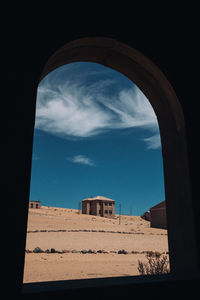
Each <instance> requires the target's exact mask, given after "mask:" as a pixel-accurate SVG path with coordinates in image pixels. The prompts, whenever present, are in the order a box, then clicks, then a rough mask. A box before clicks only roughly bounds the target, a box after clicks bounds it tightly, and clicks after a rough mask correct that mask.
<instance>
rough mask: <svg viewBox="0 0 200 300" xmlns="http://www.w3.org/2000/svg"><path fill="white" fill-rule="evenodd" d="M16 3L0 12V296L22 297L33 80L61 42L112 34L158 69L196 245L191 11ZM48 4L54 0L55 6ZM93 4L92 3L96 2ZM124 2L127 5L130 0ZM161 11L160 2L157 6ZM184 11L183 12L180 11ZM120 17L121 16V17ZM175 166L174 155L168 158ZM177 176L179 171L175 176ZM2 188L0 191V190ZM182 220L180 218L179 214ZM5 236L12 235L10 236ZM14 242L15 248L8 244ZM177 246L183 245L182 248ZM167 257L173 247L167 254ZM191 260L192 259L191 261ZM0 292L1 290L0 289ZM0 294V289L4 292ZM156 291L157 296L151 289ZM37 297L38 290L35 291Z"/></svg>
mask: <svg viewBox="0 0 200 300" xmlns="http://www.w3.org/2000/svg"><path fill="white" fill-rule="evenodd" d="M19 5H20V4H18V3H16V4H13V5H12V6H11V7H9V9H8V10H6V11H4V12H3V14H4V17H5V18H3V21H4V22H3V26H2V31H3V34H2V36H1V50H3V53H2V55H1V65H2V66H1V75H2V81H1V83H2V89H3V96H2V97H1V104H2V107H1V111H2V118H1V119H2V121H3V122H4V123H3V124H4V126H3V134H4V135H3V136H2V148H3V150H4V149H5V154H3V163H5V172H4V174H3V177H4V178H3V180H4V184H3V188H4V189H5V191H4V195H6V200H5V199H4V203H3V206H4V207H3V208H2V209H4V212H5V213H4V216H5V220H6V221H5V223H4V232H3V233H4V236H5V242H4V243H5V244H6V251H4V255H5V257H4V264H5V272H4V273H3V274H4V279H5V281H6V284H5V285H3V287H4V289H5V291H4V292H6V294H7V297H6V296H5V299H9V297H10V298H11V299H13V297H11V296H13V295H15V297H18V296H19V297H22V295H21V287H22V280H23V277H22V276H23V264H24V249H25V237H26V226H27V212H28V200H29V188H30V186H29V183H30V174H31V155H32V142H33V129H34V115H35V100H36V92H37V85H38V83H39V80H40V76H41V74H42V72H43V69H44V66H45V64H46V62H47V61H48V59H49V57H50V56H51V55H53V54H54V53H55V51H57V50H58V49H59V48H60V47H61V46H63V45H65V44H66V43H68V42H70V41H72V40H75V39H78V38H81V37H91V36H100V37H108V38H113V39H116V40H119V41H120V42H123V43H125V44H127V45H129V46H130V47H133V48H135V49H137V50H139V51H140V52H141V53H143V54H144V55H145V56H146V57H148V58H149V59H150V60H152V61H153V62H154V63H155V64H156V65H157V66H158V68H159V69H160V70H161V71H162V72H163V73H164V74H165V76H166V77H167V79H168V80H169V82H170V83H171V85H172V86H173V88H174V90H175V93H176V95H177V97H178V99H179V101H180V104H181V107H182V110H183V113H184V119H185V127H186V140H187V151H188V162H189V172H190V183H191V191H192V201H191V209H192V211H193V212H194V218H193V220H192V222H194V225H195V229H194V236H195V240H196V244H197V246H196V247H197V249H196V250H197V251H199V233H200V228H199V213H200V202H199V180H198V176H197V175H196V174H198V173H197V171H198V167H197V161H198V158H199V150H198V147H199V146H198V145H197V143H198V135H199V130H198V129H199V112H198V99H199V88H198V86H199V75H198V74H199V71H198V70H199V66H198V64H199V53H200V52H199V49H198V47H199V46H198V43H199V42H198V37H199V31H198V27H199V26H198V18H197V16H195V9H193V10H192V14H191V12H190V10H189V8H188V9H187V10H186V11H185V14H183V10H181V9H180V10H179V12H178V13H174V14H173V10H171V11H170V14H166V15H164V13H163V10H162V9H161V10H160V12H155V13H154V14H152V13H151V11H150V10H148V9H147V10H146V11H144V10H142V11H139V12H138V13H137V11H136V10H134V9H132V8H131V14H130V15H128V13H129V9H130V7H129V8H128V7H127V9H126V12H125V15H124V14H123V12H122V11H120V14H119V15H116V13H115V11H114V9H113V12H112V14H106V12H105V11H104V13H105V15H104V14H102V13H100V14H99V15H98V8H97V7H96V5H95V7H96V9H95V10H94V12H90V11H87V14H84V13H83V11H81V10H80V9H79V11H78V10H76V9H75V10H71V9H70V8H69V7H68V8H66V9H63V10H62V9H60V10H59V11H56V7H52V10H51V12H50V8H49V7H45V9H44V10H42V8H41V7H40V5H39V6H37V7H36V6H35V7H31V5H30V7H29V9H25V8H24V7H20V6H19ZM55 6H56V5H55ZM97 6H99V5H97ZM131 6H132V5H131ZM163 9H164V8H163ZM186 12H187V14H186ZM124 16H125V18H123V17H124ZM173 159H174V166H175V168H176V158H175V157H174V158H173ZM179 180H180V182H181V180H182V178H181V176H180V178H179ZM2 193H3V192H2ZM182 221H183V222H185V220H184V219H183V220H182ZM11 235H12V238H11ZM16 245H17V246H16ZM182 251H184V249H182ZM172 255H173V253H172ZM198 263H199V262H198V261H197V264H198ZM189 283H190V284H192V289H193V292H194V291H195V288H196V289H197V288H198V280H197V279H194V280H190V282H188V281H187V278H186V277H184V278H183V279H182V280H181V279H180V280H179V281H176V282H163V283H156V282H153V283H152V284H150V283H147V284H146V283H145V281H144V284H141V283H140V284H139V285H137V284H136V285H134V286H133V285H131V284H128V285H125V284H124V285H122V286H118V287H113V288H112V283H110V287H105V288H96V290H95V293H96V294H98V295H101V296H102V295H104V296H105V297H106V296H108V295H109V293H110V295H112V296H114V295H117V294H118V293H119V292H120V290H121V289H123V290H124V291H126V293H127V292H128V293H132V294H133V293H136V292H138V293H139V294H140V295H141V298H140V299H146V296H145V292H147V291H148V295H151V294H153V295H154V299H155V297H157V296H156V295H155V293H154V292H153V291H155V289H158V288H159V287H160V288H162V289H164V290H165V295H163V297H166V299H167V297H169V296H170V295H171V294H172V291H173V292H175V291H178V292H179V296H181V297H182V298H183V297H184V296H185V297H186V296H187V295H188V294H187V292H188V293H189V292H190V289H189ZM2 293H3V291H2ZM85 294H86V295H87V296H88V297H90V296H91V295H94V288H93V289H89V290H87V289H86V290H85ZM4 295H5V294H4ZM72 295H82V296H84V292H83V291H80V290H79V289H77V290H76V292H75V291H74V292H73V291H71V292H69V291H68V292H64V291H63V292H58V293H57V292H53V293H51V294H48V293H46V294H45V293H44V294H42V295H41V299H51V297H52V298H54V299H55V297H56V299H66V297H68V296H72ZM158 295H159V294H158ZM34 297H35V296H34V295H33V296H31V294H30V295H28V296H27V295H26V296H23V298H26V299H31V298H34ZM37 299H40V295H38V296H37Z"/></svg>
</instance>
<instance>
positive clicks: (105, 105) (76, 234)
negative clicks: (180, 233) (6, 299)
mask: <svg viewBox="0 0 200 300" xmlns="http://www.w3.org/2000/svg"><path fill="white" fill-rule="evenodd" d="M34 133H35V134H34V147H33V160H32V176H31V193H30V199H36V198H37V197H38V196H39V197H40V199H41V205H42V206H41V208H40V212H39V213H38V210H37V211H36V210H34V209H32V207H31V208H30V209H29V218H28V228H27V243H26V250H27V254H26V258H25V272H24V282H36V281H54V280H64V279H82V278H100V277H113V276H117V277H119V276H124V274H126V275H127V276H134V275H140V274H143V273H144V274H145V273H147V274H148V272H147V271H148V268H147V270H145V266H146V263H148V260H147V258H146V256H148V258H150V257H151V259H155V260H156V261H161V260H162V259H163V257H164V258H166V259H167V260H169V259H168V239H167V221H166V208H165V201H164V200H165V192H164V178H163V162H162V152H161V141H160V133H159V126H158V121H157V118H156V115H155V113H154V111H153V108H152V106H151V104H150V103H149V101H148V99H147V98H146V97H145V95H144V94H143V93H142V91H141V90H140V89H139V88H138V87H137V86H136V85H135V84H134V83H133V82H132V81H131V80H129V79H128V78H127V77H126V76H124V75H123V74H121V73H119V72H117V71H114V70H112V69H110V68H108V67H105V66H103V65H100V64H97V63H91V62H76V63H70V64H67V65H64V66H62V67H60V68H57V69H55V70H54V71H52V72H51V73H49V74H48V75H47V76H46V77H45V78H44V79H43V80H42V81H41V82H40V84H39V86H38V93H37V104H36V120H35V132H34ZM90 195H96V196H90ZM99 195H100V196H99ZM80 201H81V202H82V205H81V206H80V204H79V203H80ZM77 239H78V242H77ZM36 253H37V255H36ZM52 253H53V254H54V255H53V258H52V255H50V254H52ZM105 253H106V254H107V255H101V254H105ZM83 254H84V255H83ZM91 254H96V255H91ZM119 254H126V255H119ZM155 255H156V256H155ZM39 256H41V257H40V260H38V257H39ZM116 260H117V263H116ZM138 261H139V262H138ZM61 265H62V268H61V267H60V266H61ZM33 266H34V268H33ZM142 266H143V267H144V269H142ZM165 267H166V269H165V270H164V269H163V270H160V272H161V273H163V272H166V271H169V263H167V262H166V264H165ZM51 269H52V270H54V271H53V272H48V270H51ZM30 270H31V271H30ZM66 270H67V271H66ZM151 272H152V273H153V272H155V273H156V272H158V270H151Z"/></svg>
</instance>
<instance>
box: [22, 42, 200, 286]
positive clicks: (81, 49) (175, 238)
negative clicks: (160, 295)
mask: <svg viewBox="0 0 200 300" xmlns="http://www.w3.org/2000/svg"><path fill="white" fill-rule="evenodd" d="M78 62H82V63H83V62H87V63H97V64H100V65H102V66H105V67H109V68H111V69H113V70H115V71H118V72H120V73H121V74H123V75H125V76H126V77H128V78H129V79H130V80H131V81H132V83H134V84H135V85H136V86H137V87H138V88H139V89H140V91H141V92H142V93H143V94H144V95H145V97H146V98H147V99H148V100H149V102H150V104H151V105H152V107H153V110H154V112H155V114H156V117H157V120H158V124H159V130H160V137H161V144H162V158H163V170H164V186H163V191H164V189H165V199H161V201H162V200H165V201H163V202H161V203H155V205H154V206H153V207H151V208H152V209H151V210H150V215H151V214H152V215H154V217H155V216H156V215H157V213H158V211H159V210H160V213H159V215H160V216H161V215H162V216H163V212H165V211H166V216H167V220H166V224H167V230H168V242H169V245H168V246H169V258H170V275H172V276H173V278H174V276H175V277H176V278H180V277H182V276H186V277H188V278H191V277H195V276H196V274H198V266H197V253H196V246H195V237H194V228H193V221H192V220H193V212H192V206H191V192H190V180H189V170H188V161H187V147H186V139H185V123H184V117H183V112H182V109H181V106H180V104H179V101H178V99H177V97H176V94H175V92H174V90H173V88H172V86H171V85H170V83H169V82H168V80H167V79H166V78H165V76H164V75H163V73H162V72H161V71H160V70H159V69H158V68H157V67H156V66H155V65H154V64H153V63H152V62H151V61H150V60H149V59H148V58H146V57H144V56H143V55H142V54H141V53H140V52H138V51H137V50H135V49H134V48H132V47H129V46H127V45H125V44H123V43H120V42H118V41H116V40H113V39H108V38H83V39H78V40H75V41H72V42H70V43H68V44H66V45H64V46H63V47H62V48H60V49H59V50H58V51H57V52H56V53H54V54H53V55H52V57H50V59H49V60H48V62H47V64H46V66H45V67H44V70H43V72H42V75H41V78H40V80H41V83H42V80H43V79H44V80H45V79H46V75H47V74H50V75H51V74H52V73H51V72H52V71H54V70H56V69H57V68H59V67H62V66H63V68H64V65H68V66H70V64H71V63H78ZM71 65H72V64H71ZM57 88H58V90H59V87H57ZM58 90H57V91H56V92H58ZM74 93H75V94H76V95H77V94H78V90H77V91H75V92H74ZM52 96H53V95H52ZM111 96H112V95H111ZM90 101H91V99H89V100H88V99H87V98H86V99H85V103H87V102H88V103H90ZM72 102H73V101H72ZM109 103H110V102H109ZM53 104H54V103H53V102H52V103H50V104H49V105H48V106H46V107H45V106H43V107H41V108H42V110H41V111H40V117H41V118H42V116H44V115H45V112H46V111H47V110H49V109H51V108H53V107H54V108H55V110H56V111H57V112H59V115H60V117H62V114H63V113H64V111H65V110H64V108H63V109H62V101H60V102H59V105H57V106H54V105H53ZM110 105H111V106H112V102H111V103H110ZM92 107H93V109H94V104H93V103H92ZM103 107H105V103H103V102H102V103H101V108H102V109H103ZM123 107H124V106H123ZM109 109H110V110H112V112H113V113H114V112H115V113H117V112H118V114H119V115H120V116H121V120H122V119H123V118H124V119H123V121H125V123H126V124H127V122H129V121H130V119H131V118H130V116H128V118H127V114H126V112H124V111H123V109H122V108H121V107H120V106H118V107H115V109H113V107H112V109H111V108H109ZM55 110H54V109H52V110H50V111H51V114H52V115H53V114H54V111H55ZM72 112H73V110H72ZM93 112H95V110H94V111H93V110H92V113H91V114H90V115H89V116H88V120H91V116H92V115H93ZM70 117H71V121H72V123H73V124H74V123H76V122H75V121H76V120H74V119H73V113H71V115H70ZM115 117H116V116H115ZM114 119H115V118H114ZM80 120H81V119H79V121H80ZM92 120H93V119H92ZM112 120H113V119H112ZM43 121H44V119H43V120H42V119H40V122H39V124H40V126H41V125H42V124H43V125H45V126H46V129H48V130H53V131H54V133H56V134H61V135H62V136H63V135H65V134H66V132H65V133H64V134H63V132H62V130H61V127H62V126H61V127H59V126H55V125H56V122H54V123H51V122H50V123H48V121H47V122H46V121H45V122H43ZM54 121H56V120H54ZM62 121H63V122H65V121H66V120H65V119H63V120H62ZM95 121H98V122H97V123H96V125H98V126H99V124H100V125H102V124H103V126H102V127H101V126H100V129H99V131H98V126H96V127H94V128H93V130H91V131H90V126H89V124H91V122H88V128H87V130H86V127H85V126H82V134H83V133H85V134H86V133H88V132H92V133H95V132H98V133H99V135H100V136H99V138H98V139H99V140H100V138H102V137H101V134H102V130H103V132H104V133H105V132H106V131H107V133H108V135H109V130H110V128H105V127H104V125H105V124H106V125H107V126H110V118H108V119H106V122H105V123H104V122H103V123H102V122H101V118H100V119H98V118H97V119H96V118H95ZM140 121H142V120H141V119H140ZM37 122H38V120H36V126H38V123H37ZM63 122H61V123H59V124H60V125H63ZM93 122H94V120H93ZM52 124H53V126H52ZM77 124H78V122H77ZM82 125H85V123H82ZM78 130H80V128H75V130H72V129H71V139H73V138H74V140H76V141H77V137H73V134H74V132H76V133H77V132H78ZM115 130H116V129H115ZM118 130H120V131H121V132H124V138H125V137H126V134H127V132H128V134H127V135H129V133H130V131H131V130H136V128H134V129H133V128H131V129H130V128H128V129H127V128H125V127H123V128H120V129H119V128H118ZM126 131H127V132H126ZM68 133H69V132H68ZM36 134H38V135H39V134H40V132H39V130H38V132H36ZM50 135H51V137H52V139H53V138H54V137H53V135H52V134H50ZM50 135H49V136H50ZM155 135H156V134H155ZM94 136H95V134H94ZM94 136H93V137H92V138H96V137H94ZM152 137H153V135H148V136H143V138H142V142H143V144H146V145H149V147H150V143H152V142H153V139H152ZM81 138H83V137H82V136H81V135H80V136H79V137H78V140H79V139H81ZM112 138H113V135H112ZM83 139H84V138H83ZM110 142H111V141H110V140H109V141H108V144H109V143H110ZM156 143H157V144H158V143H159V140H158V139H157V138H156V137H154V145H155V144H156ZM151 145H152V144H151ZM103 146H104V147H106V145H105V144H103ZM120 146H121V147H122V145H120ZM101 147H102V145H101ZM71 150H73V149H71ZM149 150H150V149H147V152H148V151H149ZM152 151H153V149H152ZM149 153H150V151H149ZM46 154H48V151H46ZM89 154H91V153H89ZM118 154H119V153H117V152H116V153H115V155H118ZM34 159H35V160H39V159H40V158H39V157H37V155H36V156H35V157H33V160H34ZM70 159H71V163H72V164H74V165H75V164H77V165H78V164H85V163H86V162H87V165H88V166H90V167H91V168H92V167H93V168H95V159H94V158H93V157H92V156H89V155H88V156H86V154H83V153H77V154H76V156H75V155H74V156H67V159H66V161H67V162H68V163H69V162H70ZM72 159H73V160H72ZM77 165H76V166H77ZM51 172H52V173H53V172H54V170H53V169H51ZM115 175H116V174H115ZM84 176H85V174H84V172H83V174H82V179H83V180H85V177H84ZM106 176H107V174H106ZM43 179H44V178H43ZM151 179H152V178H151ZM61 180H62V179H61ZM123 180H124V178H123ZM49 186H50V185H49ZM50 188H51V189H52V190H53V186H52V185H51V186H50ZM133 188H134V182H133ZM76 192H77V191H76ZM93 192H94V193H95V192H96V190H95V191H94V190H93ZM106 196H108V195H106ZM86 197H88V198H86V200H89V201H88V202H89V208H90V209H89V212H90V213H91V214H92V215H91V216H89V215H87V214H85V215H84V217H86V218H88V217H93V218H94V219H95V217H94V215H93V207H94V202H92V203H93V206H92V205H91V201H90V200H91V198H92V199H93V198H95V201H96V200H99V199H97V198H98V196H97V195H96V194H94V196H91V195H87V196H86ZM33 200H34V199H33ZM101 200H102V199H101ZM103 200H105V199H103ZM103 200H102V203H103ZM110 200H113V199H109V198H106V200H105V201H106V202H108V201H110ZM105 201H104V203H103V204H102V205H101V206H100V204H99V209H98V210H97V209H96V211H99V214H102V213H103V211H104V213H105V210H107V212H108V213H107V214H108V215H109V208H110V207H109V206H106V205H105ZM77 207H78V210H77V216H78V214H79V212H80V211H81V207H83V206H82V202H81V200H80V199H77ZM105 208H106V209H105ZM123 209H124V207H122V204H121V203H120V202H118V224H119V225H121V224H123V213H125V212H124V211H123ZM134 210H135V207H129V209H128V211H129V214H131V215H132V214H134V212H135V211H134ZM37 212H38V213H39V210H37ZM54 212H57V213H58V215H59V214H60V215H62V212H61V211H60V212H59V211H58V209H57V208H56V207H55V208H54ZM63 212H64V211H63ZM115 213H116V203H115ZM82 216H83V215H82ZM148 216H149V213H148V212H146V214H144V218H146V219H147V218H148ZM54 217H55V215H54ZM56 217H57V216H56ZM56 217H55V218H56ZM51 218H53V216H52V215H51V214H49V220H50V219H51ZM69 219H70V218H69ZM161 219H162V218H161ZM184 220H187V224H186V223H185V222H184ZM106 221H110V218H107V219H106ZM111 222H112V220H111ZM146 222H148V221H146ZM126 226H127V225H126ZM84 230H85V229H83V231H84ZM158 230H163V229H158ZM50 231H52V232H53V230H50ZM50 231H49V232H50ZM74 231H76V229H75V230H74ZM104 231H105V230H104V229H103V230H102V232H104ZM60 232H62V230H60ZM94 232H95V229H93V228H92V229H91V233H94ZM30 233H31V232H30ZM32 233H33V232H32ZM41 233H42V231H41ZM68 233H70V232H68ZM72 233H73V232H72ZM85 233H89V232H87V231H86V230H85ZM104 233H106V234H108V232H104ZM110 233H111V232H109V234H110ZM133 233H134V232H133ZM56 234H57V233H56ZM130 235H131V234H130ZM127 236H128V235H127ZM141 236H142V234H141ZM124 237H125V236H124ZM138 237H139V234H138ZM27 241H28V238H27ZM38 248H39V249H38ZM38 248H37V247H36V250H35V252H40V250H41V249H40V247H38ZM183 249H184V251H183ZM38 250H39V251H38ZM55 250H56V249H54V248H51V249H50V250H49V249H48V251H47V253H55V252H56V251H55ZM28 252H29V250H28V249H27V253H28ZM74 253H76V250H75V249H74V251H73V254H74ZM98 253H105V252H104V251H102V250H100V252H98ZM58 254H60V253H58ZM79 254H80V253H79ZM81 254H94V253H93V251H92V249H89V250H87V249H86V250H85V249H83V252H81ZM114 254H115V253H113V255H114ZM118 254H127V253H126V250H125V249H121V250H119V253H118ZM153 255H154V257H155V258H156V254H155V253H154V254H153ZM157 256H159V254H157ZM125 257H128V256H127V255H125ZM150 257H152V253H150ZM183 262H184V263H183ZM79 267H80V264H79ZM25 272H26V271H25ZM116 273H117V272H116ZM116 273H115V274H112V275H111V277H114V276H117V275H116ZM92 275H93V274H92ZM124 275H125V274H124ZM97 277H98V276H97ZM147 277H148V276H147ZM150 277H151V276H150ZM131 278H135V277H131ZM137 278H139V277H137ZM168 278H169V277H168ZM131 280H132V279H131ZM122 281H123V280H122ZM122 281H121V279H120V282H122ZM93 282H94V281H93ZM116 282H119V281H117V279H116ZM131 282H132V281H131ZM112 283H114V281H112Z"/></svg>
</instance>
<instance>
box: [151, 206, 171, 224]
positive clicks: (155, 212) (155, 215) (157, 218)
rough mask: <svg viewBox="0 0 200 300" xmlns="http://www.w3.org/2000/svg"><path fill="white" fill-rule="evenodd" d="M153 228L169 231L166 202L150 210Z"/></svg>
mask: <svg viewBox="0 0 200 300" xmlns="http://www.w3.org/2000/svg"><path fill="white" fill-rule="evenodd" d="M150 222H151V227H154V228H162V229H167V217H166V201H162V202H160V203H158V204H157V205H155V206H153V207H152V208H150Z"/></svg>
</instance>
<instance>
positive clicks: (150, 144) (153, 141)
mask: <svg viewBox="0 0 200 300" xmlns="http://www.w3.org/2000/svg"><path fill="white" fill-rule="evenodd" d="M143 141H144V142H146V144H147V149H158V148H160V145H161V141H160V134H159V133H157V134H155V135H152V136H150V137H148V138H145V139H143Z"/></svg>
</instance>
